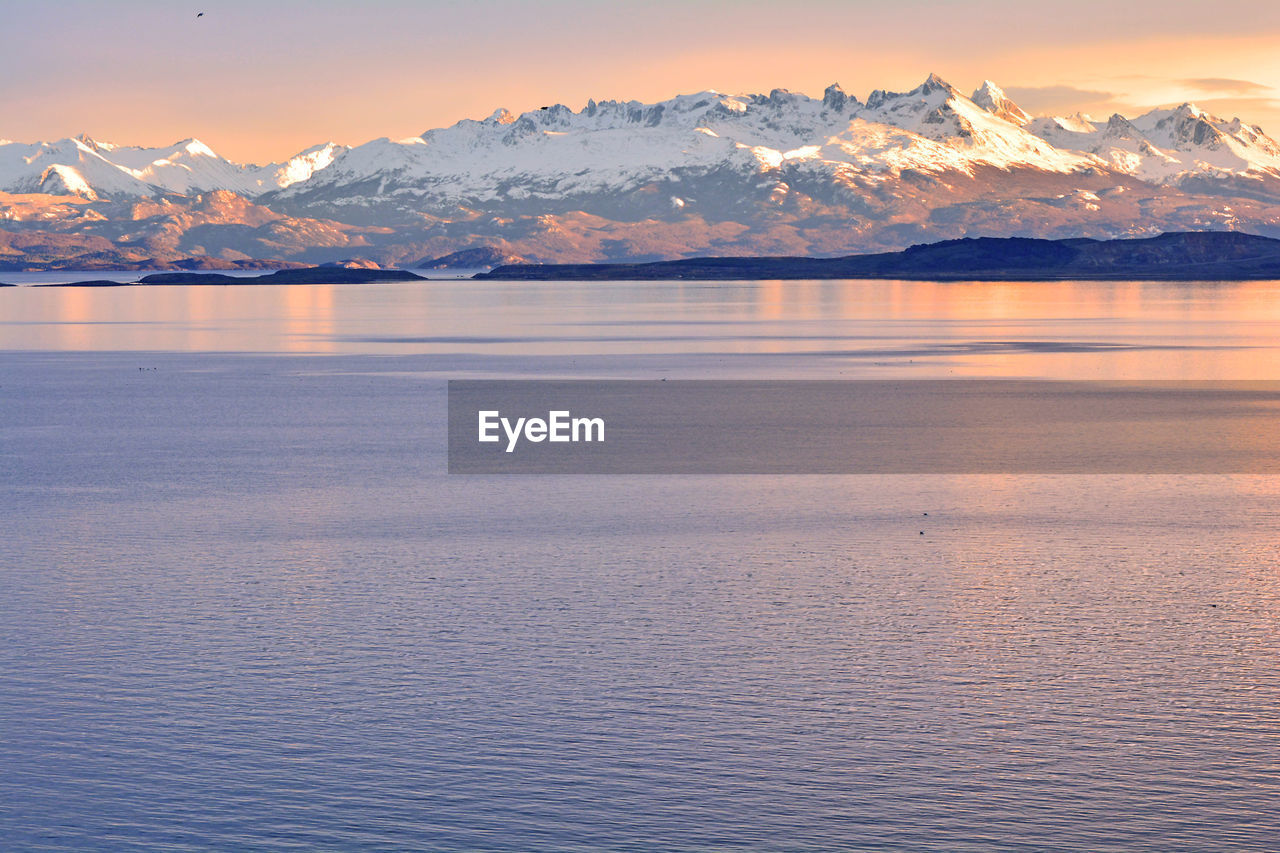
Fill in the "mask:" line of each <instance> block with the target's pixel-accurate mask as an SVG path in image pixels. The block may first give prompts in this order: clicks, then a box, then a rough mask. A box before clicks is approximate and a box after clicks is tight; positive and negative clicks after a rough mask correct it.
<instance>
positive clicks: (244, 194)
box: [0, 75, 1280, 262]
mask: <svg viewBox="0 0 1280 853" xmlns="http://www.w3.org/2000/svg"><path fill="white" fill-rule="evenodd" d="M214 191H229V192H231V193H235V194H237V195H238V196H239V197H241V198H243V199H248V200H251V201H252V202H253V203H254V204H253V205H251V207H252V208H253V209H254V210H255V211H257V212H256V213H255V214H254V216H255V217H256V218H255V219H254V220H253V221H252V222H249V221H246V222H245V223H241V224H242V225H247V226H251V227H252V228H254V229H265V230H263V231H262V232H261V233H258V232H254V234H255V235H256V236H244V235H243V233H247V232H243V233H242V232H234V233H233V232H231V231H226V232H225V233H224V232H222V231H218V230H217V229H219V228H223V229H229V228H230V227H231V221H230V220H231V219H233V218H234V216H235V215H239V214H234V213H233V212H232V211H233V210H239V209H240V208H239V207H236V206H235V205H233V204H230V203H229V202H227V201H226V200H225V199H224V198H223V197H221V196H219V197H218V199H217V200H215V202H214V206H215V207H216V208H217V209H218V210H219V211H220V212H219V213H218V216H219V217H221V218H220V219H217V221H216V222H214V221H210V220H209V219H208V217H209V216H210V215H211V214H209V213H208V207H209V204H210V202H209V198H210V196H209V193H211V192H214ZM0 193H14V194H18V193H21V194H46V195H48V196H50V197H62V198H66V197H72V196H75V197H79V199H81V200H83V201H85V202H88V203H89V204H90V205H91V206H94V205H97V206H96V207H93V211H92V212H94V215H95V216H98V217H99V218H102V217H105V218H106V219H108V220H110V221H109V222H108V223H106V224H103V225H101V226H94V227H95V228H98V229H99V230H100V231H101V233H103V234H104V235H105V236H107V237H108V239H110V240H113V241H117V242H118V241H120V240H137V239H144V238H143V237H140V236H139V235H140V234H144V233H147V232H146V229H145V228H142V229H140V228H139V227H138V226H135V225H130V226H128V227H125V226H124V225H123V224H121V222H120V221H119V213H118V212H117V213H111V212H109V211H107V212H103V211H106V208H105V207H103V205H108V204H116V205H119V204H120V203H122V202H123V203H128V204H132V205H133V206H132V207H131V208H130V210H131V211H132V212H131V213H130V216H131V217H134V218H135V219H136V218H138V217H142V220H141V221H150V220H148V219H146V217H147V216H156V217H160V219H156V220H155V221H156V222H157V223H159V222H161V220H162V219H163V224H157V225H156V226H155V228H156V229H158V231H157V233H160V232H163V233H164V234H165V235H166V236H165V238H164V239H165V242H164V243H163V248H164V251H165V252H169V251H172V252H180V251H189V252H195V251H196V250H202V251H204V252H210V253H222V255H225V256H226V257H232V256H236V257H237V258H239V257H241V256H244V255H249V256H254V257H262V254H261V253H262V252H263V251H265V250H267V249H269V250H270V251H272V252H278V253H279V254H280V256H283V257H290V258H306V259H308V260H312V259H319V260H330V259H332V258H330V257H329V256H328V254H326V253H327V252H339V251H341V252H343V253H345V254H343V255H342V256H343V257H347V256H350V255H352V254H353V252H352V245H353V244H352V242H351V241H356V243H355V244H354V245H360V246H367V247H368V254H369V255H370V256H376V257H377V258H379V259H380V260H382V261H384V262H404V261H405V260H406V259H409V258H421V257H426V256H429V255H431V256H439V255H444V254H447V253H449V252H456V251H460V250H469V249H472V248H477V247H480V246H485V247H491V248H492V250H493V251H497V252H503V253H508V254H518V255H522V256H525V257H530V258H536V259H556V260H592V259H604V258H657V257H674V256H680V255H687V254H691V253H706V252H709V251H715V252H719V253H727V254H733V253H770V252H772V253H796V254H831V253H839V252H845V253H847V252H851V251H858V250H863V249H893V248H901V247H902V246H905V245H908V244H910V243H913V242H924V241H929V240H933V239H949V238H954V237H959V236H967V235H977V234H984V235H991V236H1009V235H1015V236H1044V237H1067V236H1091V237H1115V236H1123V235H1126V234H1129V235H1134V234H1145V233H1151V232H1154V231H1161V230H1177V229H1199V228H1230V229H1250V230H1254V231H1258V232H1261V233H1280V145H1278V144H1277V143H1276V142H1275V141H1274V140H1272V139H1271V138H1270V137H1268V136H1267V135H1266V134H1265V133H1263V132H1262V130H1261V129H1260V128H1258V127H1256V126H1252V125H1249V124H1246V123H1244V122H1242V121H1240V120H1239V119H1231V120H1225V119H1222V118H1218V117H1216V116H1212V115H1209V114H1208V113H1205V112H1204V111H1202V110H1200V109H1198V108H1197V107H1195V106H1194V105H1191V104H1183V105H1181V106H1178V107H1175V108H1172V109H1158V110H1153V111H1151V112H1148V113H1146V114H1144V115H1140V116H1136V117H1133V118H1125V117H1123V116H1120V115H1113V116H1111V117H1110V118H1109V119H1106V120H1099V119H1096V118H1093V117H1089V116H1083V115H1075V116H1046V117H1038V118H1037V117H1032V116H1031V115H1029V114H1028V113H1027V112H1026V111H1024V110H1023V109H1022V108H1020V107H1019V106H1018V105H1017V104H1016V103H1014V101H1013V100H1012V99H1011V98H1010V97H1009V96H1008V95H1007V94H1006V93H1005V92H1004V91H1003V90H1001V89H1000V88H999V87H998V86H996V85H995V84H994V83H992V82H991V81H984V82H983V84H982V85H981V86H980V87H978V89H977V90H976V91H974V92H973V93H972V95H969V96H966V95H964V94H963V93H961V92H960V91H958V90H957V89H955V88H954V87H953V86H951V85H949V84H948V83H947V82H946V81H944V80H942V79H941V78H940V77H938V76H937V75H930V76H929V77H928V78H927V79H926V80H925V81H924V82H923V83H921V84H920V85H919V86H916V87H915V88H913V89H911V90H909V91H906V92H889V91H884V90H876V91H873V92H871V93H870V95H868V96H867V98H866V100H865V101H863V100H860V99H859V98H857V97H855V96H853V95H850V94H847V93H846V92H844V91H843V90H842V89H841V88H840V87H839V86H838V85H832V86H830V87H828V88H827V89H826V91H825V92H824V93H823V95H822V97H821V98H813V97H809V96H807V95H803V94H796V93H792V92H787V91H785V90H781V89H775V90H774V91H772V92H770V93H769V94H767V95H727V94H723V93H720V92H715V91H704V92H698V93H694V94H689V95H680V96H678V97H675V98H671V99H669V100H666V101H661V102H659V103H653V104H644V103H639V102H636V101H601V102H596V101H594V100H593V101H589V102H588V103H587V104H586V105H585V106H584V107H583V108H582V109H580V110H576V111H575V110H572V109H570V108H568V107H566V106H564V105H560V104H556V105H549V106H546V107H543V108H541V109H537V110H532V111H530V112H526V113H524V114H523V115H519V116H517V115H513V114H512V113H509V112H507V111H505V110H498V111H496V112H494V113H493V114H492V115H490V116H489V117H488V118H486V119H483V120H478V121H476V120H464V121H460V122H458V123H457V124H455V125H453V126H451V127H446V128H439V129H433V130H428V131H426V132H424V133H422V134H421V135H420V136H414V137H410V138H408V139H400V140H392V139H385V138H384V139H377V140H374V141H372V142H367V143H365V144H363V145H358V146H355V147H353V148H346V147H343V146H339V145H335V144H333V143H326V144H323V145H318V146H314V147H312V148H309V149H307V150H305V151H303V152H301V153H299V154H298V155H296V156H295V157H293V158H291V159H290V160H288V161H286V162H284V163H276V164H270V165H267V166H248V165H240V164H236V163H233V162H231V161H229V160H226V159H224V158H222V157H219V156H218V155H217V154H215V153H214V152H213V151H212V150H210V149H209V148H208V147H207V146H205V145H203V144H202V143H200V142H198V141H196V140H184V141H182V142H179V143H175V144H174V145H172V146H168V147H165V148H131V147H125V146H115V145H108V144H105V143H100V142H96V141H94V140H92V139H89V138H88V137H79V138H76V139H66V140H61V141H59V142H54V143H38V144H35V145H25V144H22V143H14V142H0ZM158 197H163V199H164V200H165V202H166V204H167V205H168V207H164V208H158V207H156V206H155V205H149V204H139V203H138V201H139V200H145V199H148V198H158ZM184 199H185V201H184ZM5 204H6V203H5V202H4V201H3V199H0V216H3V217H4V218H6V219H8V220H9V221H10V222H15V221H19V220H21V221H22V222H29V221H30V222H34V221H35V219H32V218H30V217H33V216H34V214H30V212H29V211H30V210H32V209H33V208H32V207H31V202H30V200H27V201H24V202H23V205H25V206H24V207H19V206H15V205H17V202H13V203H11V204H10V206H9V208H8V209H9V211H10V212H9V213H4V206H5ZM184 205H185V206H186V207H191V208H192V209H196V208H199V213H198V215H194V214H190V215H189V214H183V215H179V214H177V213H175V212H174V211H177V210H179V209H182V208H184ZM201 205H203V207H201ZM99 208H101V210H99ZM59 209H60V210H67V211H72V212H77V211H78V213H77V216H76V218H75V221H76V222H77V223H79V224H76V225H75V226H74V227H76V228H82V227H84V226H83V222H84V221H86V216H87V214H84V212H83V210H82V209H81V208H76V207H75V206H74V205H70V206H67V205H64V206H63V207H62V208H59ZM245 209H248V208H245ZM19 210H20V211H22V212H15V211H19ZM142 211H146V212H147V213H146V215H145V216H144V213H143V212H142ZM262 211H267V213H262ZM161 214H163V216H162V215H161ZM49 216H52V214H50V215H49ZM193 216H194V218H193ZM24 217H27V218H24ZM166 217H167V218H166ZM271 217H275V219H272V220H271V222H270V223H269V224H267V219H269V218H271ZM88 218H89V219H92V218H93V217H88ZM46 219H48V217H46ZM197 219H199V221H200V222H202V223H203V224H201V225H199V226H198V229H199V230H198V232H197V230H196V229H197V226H195V225H192V224H191V223H193V222H195V221H196V220H197ZM223 220H226V221H225V222H224V221H223ZM286 220H287V222H288V223H293V224H286ZM326 223H327V224H326ZM46 226H47V222H46V223H45V225H42V226H41V227H46ZM5 227H9V226H5ZM15 227H17V226H15ZM21 227H34V226H33V225H23V226H21ZM66 227H68V228H70V227H72V226H71V225H67V226H66ZM112 227H114V228H115V229H116V231H115V232H112V231H111V228H112ZM188 233H190V234H196V233H198V234H199V239H196V238H195V237H190V238H187V237H175V236H174V235H175V234H188ZM321 234H323V235H324V236H323V237H320V236H317V235H321ZM357 235H358V236H357ZM215 237H216V239H215ZM146 239H149V238H146ZM184 241H185V242H184ZM157 245H159V244H157ZM211 247H213V248H211ZM264 247H266V249H264ZM273 256H274V255H273Z"/></svg>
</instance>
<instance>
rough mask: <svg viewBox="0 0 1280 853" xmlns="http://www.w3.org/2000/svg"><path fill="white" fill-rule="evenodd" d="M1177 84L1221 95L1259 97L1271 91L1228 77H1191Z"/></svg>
mask: <svg viewBox="0 0 1280 853" xmlns="http://www.w3.org/2000/svg"><path fill="white" fill-rule="evenodd" d="M1178 82H1179V83H1181V84H1182V85H1183V86H1190V87H1191V88H1193V89H1199V90H1200V91H1202V92H1213V93H1215V94H1223V95H1260V94H1262V93H1263V92H1270V91H1272V88H1271V87H1270V86H1264V85H1262V84H1261V83H1254V82H1253V81H1252V80H1234V79H1232V78H1230V77H1191V78H1188V79H1185V80H1179V81H1178Z"/></svg>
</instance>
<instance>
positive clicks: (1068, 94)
mask: <svg viewBox="0 0 1280 853" xmlns="http://www.w3.org/2000/svg"><path fill="white" fill-rule="evenodd" d="M1005 93H1006V94H1008V96H1009V97H1010V98H1013V100H1015V101H1017V103H1018V105H1019V106H1021V107H1022V108H1023V109H1026V110H1030V111H1031V112H1033V113H1047V112H1056V111H1067V112H1074V111H1076V110H1083V109H1085V108H1087V107H1092V106H1097V105H1100V104H1107V103H1110V102H1111V101H1113V100H1114V99H1115V98H1116V94H1115V93H1114V92H1102V91H1097V90H1094V89H1077V88H1076V87H1075V86H1010V87H1008V88H1007V89H1005Z"/></svg>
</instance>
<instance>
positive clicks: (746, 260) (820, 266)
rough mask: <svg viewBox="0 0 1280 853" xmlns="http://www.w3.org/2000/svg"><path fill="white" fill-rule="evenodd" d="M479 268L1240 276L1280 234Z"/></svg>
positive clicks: (644, 274) (639, 274)
mask: <svg viewBox="0 0 1280 853" xmlns="http://www.w3.org/2000/svg"><path fill="white" fill-rule="evenodd" d="M475 278H477V279H504V280H531V281H547V280H592V281H635V280H658V279H694V280H737V279H808V278H819V279H821V278H888V279H914V280H920V281H1054V280H1059V279H1101V280H1130V279H1147V280H1156V281H1196V280H1208V281H1240V280H1250V279H1255V280H1256V279H1280V240H1273V239H1271V238H1268V237H1258V236H1255V235H1252V234H1242V233H1240V232H1237V231H1185V232H1175V233H1170V234H1162V235H1160V236H1158V237H1148V238H1142V239H1127V240H1090V239H1084V238H1078V239H1069V240H1038V239H1030V238H1024V237H999V238H998V237H978V238H966V239H963V240H946V241H943V242H940V243H927V244H922V245H917V246H911V247H910V248H908V249H905V250H903V251H901V252H884V253H881V254H874V255H849V256H846V257H841V258H804V257H797V258H786V257H737V258H734V257H708V258H687V259H684V260H679V261H658V262H652V263H635V264H620V263H610V264H520V265H510V266H501V267H498V268H496V269H494V270H491V271H489V272H487V273H479V274H477V275H476V276H475Z"/></svg>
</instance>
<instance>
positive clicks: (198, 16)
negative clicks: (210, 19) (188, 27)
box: [196, 12, 204, 18]
mask: <svg viewBox="0 0 1280 853" xmlns="http://www.w3.org/2000/svg"><path fill="white" fill-rule="evenodd" d="M196 17H197V18H203V17H204V12H196Z"/></svg>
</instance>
